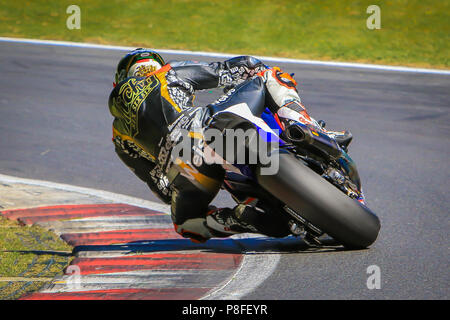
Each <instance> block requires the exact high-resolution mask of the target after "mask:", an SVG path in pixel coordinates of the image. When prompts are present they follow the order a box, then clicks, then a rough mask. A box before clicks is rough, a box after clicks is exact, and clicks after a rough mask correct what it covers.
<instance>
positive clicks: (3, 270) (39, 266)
mask: <svg viewBox="0 0 450 320" xmlns="http://www.w3.org/2000/svg"><path fill="white" fill-rule="evenodd" d="M71 251H72V248H71V247H70V246H69V245H67V244H66V243H65V242H64V241H62V240H61V239H59V237H57V236H56V235H55V234H53V233H51V232H49V231H46V230H44V229H43V228H40V227H38V226H31V227H29V226H20V225H19V224H18V223H16V222H14V221H10V220H7V219H5V218H3V217H0V300H9V299H17V298H19V297H20V296H22V295H23V294H25V293H29V292H33V291H36V290H38V289H39V288H41V287H42V286H43V285H45V284H46V283H47V282H48V281H49V280H50V279H53V278H54V277H55V276H56V275H58V274H61V272H62V270H63V268H64V267H65V266H66V265H68V263H69V260H70V259H71ZM18 277H19V278H21V280H22V281H10V279H11V278H18ZM30 278H31V279H30ZM28 279H30V280H28ZM13 280H16V279H13ZM37 280H39V281H37Z"/></svg>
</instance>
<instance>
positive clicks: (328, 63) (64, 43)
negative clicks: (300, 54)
mask: <svg viewBox="0 0 450 320" xmlns="http://www.w3.org/2000/svg"><path fill="white" fill-rule="evenodd" d="M0 42H13V43H27V44H37V45H52V46H63V47H76V48H90V49H103V50H119V51H130V50H133V49H135V48H136V47H124V46H112V45H101V44H93V43H81V42H70V41H56V40H37V39H24V38H8V37H0ZM154 50H155V51H158V52H159V53H164V54H178V55H195V56H202V57H217V58H231V57H235V56H238V55H239V54H228V53H218V52H204V51H185V50H167V49H154ZM254 57H255V58H258V59H260V60H263V61H268V62H281V63H293V64H305V65H320V66H329V67H341V68H359V69H370V70H382V71H397V72H412V73H426V74H439V75H450V70H439V69H426V68H410V67H401V66H387V65H378V64H368V63H352V62H336V61H318V60H301V59H288V58H276V57H265V56H254Z"/></svg>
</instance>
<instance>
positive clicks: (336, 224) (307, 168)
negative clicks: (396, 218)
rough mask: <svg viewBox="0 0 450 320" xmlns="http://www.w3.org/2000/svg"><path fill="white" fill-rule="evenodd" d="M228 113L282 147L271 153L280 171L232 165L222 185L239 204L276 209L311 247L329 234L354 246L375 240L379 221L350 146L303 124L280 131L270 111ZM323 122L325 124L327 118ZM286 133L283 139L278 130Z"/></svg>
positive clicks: (351, 246) (281, 217) (291, 229)
mask: <svg viewBox="0 0 450 320" xmlns="http://www.w3.org/2000/svg"><path fill="white" fill-rule="evenodd" d="M228 112H235V113H236V116H237V117H239V118H240V119H245V121H246V122H247V123H248V125H249V126H252V127H253V128H256V129H257V132H258V134H259V136H260V137H264V139H267V137H271V138H269V139H278V141H277V142H278V147H277V148H276V149H274V150H271V151H270V152H271V156H272V157H274V159H275V157H276V159H277V161H278V170H277V172H276V173H275V174H263V173H262V169H264V166H261V165H259V166H252V165H238V164H235V165H233V169H227V171H226V175H225V180H224V184H223V187H222V188H223V189H225V190H227V191H228V192H229V193H230V194H231V196H232V198H233V199H234V200H235V201H236V202H237V203H238V204H246V205H249V204H250V205H252V206H253V207H254V208H255V209H257V210H262V211H268V210H270V211H271V212H272V213H273V212H276V213H277V214H279V219H280V221H282V222H283V223H285V224H286V226H287V228H288V229H289V231H290V233H291V234H292V235H294V236H298V237H302V238H303V240H304V241H305V242H307V243H308V244H310V245H321V244H322V242H321V239H323V238H324V236H325V235H328V236H330V237H332V238H333V239H334V240H335V241H337V242H338V243H340V244H342V245H344V247H346V248H350V249H358V248H366V247H368V246H370V245H371V244H372V243H373V242H375V240H376V239H377V236H378V233H379V230H380V220H379V219H378V217H377V216H376V215H375V214H374V213H373V212H372V211H371V210H370V209H369V208H368V207H367V206H366V202H365V200H364V194H363V191H362V188H361V183H360V178H359V175H358V171H357V169H356V165H355V163H354V161H353V160H352V159H351V158H350V156H349V155H348V154H347V150H346V146H342V145H340V144H338V143H337V141H336V139H333V138H331V137H330V136H329V135H327V134H325V133H324V132H321V131H320V130H317V128H314V127H313V126H310V125H307V124H303V123H300V122H298V123H294V124H292V125H290V126H288V127H287V128H285V129H284V130H281V127H280V124H279V122H278V121H276V119H275V118H274V116H273V114H272V113H271V112H270V111H269V110H266V111H265V112H264V113H263V114H262V116H261V117H260V118H259V117H255V116H253V115H252V114H251V113H250V112H247V113H245V114H242V108H240V109H239V111H238V109H236V110H235V111H233V110H228ZM319 124H320V125H321V126H322V127H324V123H323V122H322V123H321V122H319ZM275 130H278V131H275ZM281 131H283V137H282V138H280V136H281V135H277V134H276V132H281Z"/></svg>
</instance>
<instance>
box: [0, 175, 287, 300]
mask: <svg viewBox="0 0 450 320" xmlns="http://www.w3.org/2000/svg"><path fill="white" fill-rule="evenodd" d="M0 182H7V183H22V184H27V185H34V186H41V187H47V188H53V189H60V190H64V191H69V192H77V193H81V194H86V195H90V196H96V197H99V198H103V199H107V200H110V201H113V202H121V203H126V204H130V205H134V206H137V207H142V208H147V209H150V210H158V211H161V212H164V213H166V214H170V207H169V206H168V205H163V204H160V203H157V202H153V201H148V200H144V199H139V198H134V197H130V196H126V195H123V194H117V193H112V192H108V191H103V190H97V189H90V188H83V187H76V186H72V185H68V184H62V183H55V182H50V181H43V180H34V179H25V178H18V177H13V176H7V175H4V174H0ZM242 237H244V235H237V236H236V237H233V238H234V239H238V238H242ZM279 260H280V254H278V253H271V254H246V253H245V252H244V253H243V260H242V263H241V265H240V266H239V268H238V270H237V271H236V272H235V273H234V274H233V275H232V276H231V278H230V279H228V280H227V281H226V282H225V283H224V284H222V285H221V286H219V287H218V288H216V289H213V290H212V291H210V293H208V294H207V295H205V296H204V297H202V298H200V300H201V299H206V300H238V299H241V298H242V297H243V296H245V295H246V294H249V293H251V292H253V291H255V290H256V288H257V287H258V286H259V285H260V284H262V283H263V282H264V281H265V280H266V279H267V278H268V277H269V276H270V275H271V274H272V273H273V272H274V271H275V269H276V267H277V265H278V262H279Z"/></svg>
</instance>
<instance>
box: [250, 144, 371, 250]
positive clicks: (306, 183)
mask: <svg viewBox="0 0 450 320" xmlns="http://www.w3.org/2000/svg"><path fill="white" fill-rule="evenodd" d="M272 157H278V158H272V161H277V160H276V159H278V161H279V163H278V167H279V169H278V172H277V173H276V174H272V175H264V174H263V173H264V171H263V170H261V169H262V167H258V168H257V172H256V175H257V180H258V183H259V184H260V185H261V186H262V187H263V188H264V189H266V190H267V191H269V192H270V193H271V194H272V195H274V196H275V197H277V198H278V199H279V200H280V201H282V202H283V203H285V204H286V205H287V206H288V207H290V208H291V209H293V210H294V211H296V212H297V213H299V214H300V215H301V216H302V217H303V218H305V219H306V220H308V221H309V222H310V223H311V224H313V225H314V226H316V227H318V228H319V229H321V230H322V231H323V232H325V233H327V234H328V235H330V236H331V237H333V238H334V239H335V240H337V241H339V242H340V243H342V244H343V245H344V246H345V247H347V248H352V249H355V248H366V247H368V246H370V245H371V244H372V243H373V242H375V240H376V239H377V236H378V232H379V230H380V220H379V219H378V217H377V216H376V215H375V214H374V213H373V212H372V211H371V210H370V209H369V208H367V207H365V206H363V205H362V204H360V203H359V202H357V201H356V200H353V199H351V198H349V197H348V196H346V195H345V194H344V193H342V192H341V191H339V190H338V189H337V188H336V187H334V186H333V185H332V184H330V183H329V182H328V181H326V180H325V179H323V178H322V177H321V176H319V175H318V174H317V173H315V172H314V171H313V170H311V169H310V168H308V167H307V166H306V165H304V164H303V163H301V162H300V161H299V160H298V159H297V158H295V157H294V156H293V155H292V154H290V153H283V151H275V152H274V153H273V154H272ZM271 165H273V163H272V164H271Z"/></svg>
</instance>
